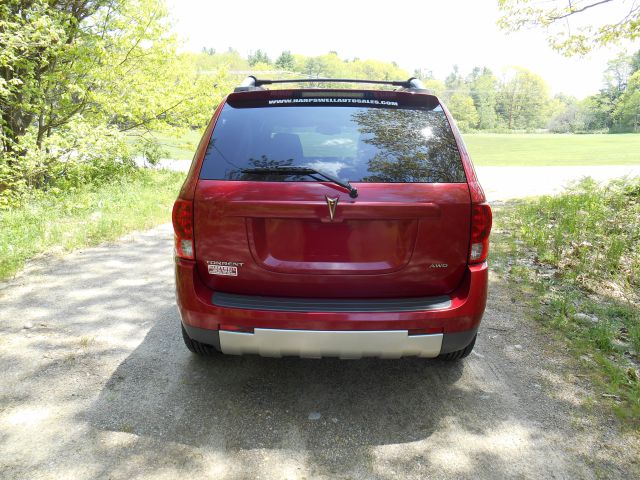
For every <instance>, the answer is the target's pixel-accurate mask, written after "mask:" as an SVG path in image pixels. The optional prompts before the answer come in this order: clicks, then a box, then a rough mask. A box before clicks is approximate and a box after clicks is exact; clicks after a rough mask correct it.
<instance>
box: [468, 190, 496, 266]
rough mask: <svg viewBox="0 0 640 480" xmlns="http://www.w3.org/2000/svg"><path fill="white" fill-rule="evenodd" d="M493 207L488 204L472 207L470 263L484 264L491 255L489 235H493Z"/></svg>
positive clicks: (478, 204)
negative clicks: (488, 255) (489, 254)
mask: <svg viewBox="0 0 640 480" xmlns="http://www.w3.org/2000/svg"><path fill="white" fill-rule="evenodd" d="M491 220H492V215H491V207H490V206H489V204H487V203H476V204H473V205H471V247H470V248H469V263H482V262H484V261H485V260H486V259H487V254H488V253H489V234H490V233H491Z"/></svg>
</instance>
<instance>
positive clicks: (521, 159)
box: [464, 133, 640, 167]
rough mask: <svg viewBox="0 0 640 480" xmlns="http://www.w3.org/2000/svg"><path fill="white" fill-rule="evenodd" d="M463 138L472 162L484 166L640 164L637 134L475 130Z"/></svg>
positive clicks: (639, 146) (639, 145)
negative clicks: (519, 133)
mask: <svg viewBox="0 0 640 480" xmlns="http://www.w3.org/2000/svg"><path fill="white" fill-rule="evenodd" d="M464 140H465V143H466V144H467V148H468V149H469V152H470V153H471V158H472V159H473V162H474V163H475V164H476V165H480V166H487V167H489V166H494V167H507V166H513V167H528V166H530V167H535V166H551V165H557V166H560V165H563V166H565V165H578V166H586V165H638V164H640V134H624V135H605V134H602V135H558V134H529V135H527V134H522V135H517V134H487V133H478V134H470V135H465V136H464Z"/></svg>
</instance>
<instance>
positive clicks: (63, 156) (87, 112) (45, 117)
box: [0, 0, 226, 207]
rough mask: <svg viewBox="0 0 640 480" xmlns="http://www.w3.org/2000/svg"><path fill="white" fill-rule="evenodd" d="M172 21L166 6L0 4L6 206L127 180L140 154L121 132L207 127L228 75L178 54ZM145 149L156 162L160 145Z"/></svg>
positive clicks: (0, 173)
mask: <svg viewBox="0 0 640 480" xmlns="http://www.w3.org/2000/svg"><path fill="white" fill-rule="evenodd" d="M166 16H167V11H166V9H165V7H164V4H163V2H162V0H73V1H71V0H49V1H45V0H34V1H27V0H9V1H7V2H5V3H3V4H2V5H1V6H0V52H1V53H0V101H1V102H0V105H1V117H0V142H1V143H0V207H2V206H3V205H4V206H6V205H10V204H17V203H19V201H20V196H21V195H22V194H24V193H25V192H27V191H29V190H32V189H38V188H40V189H41V188H54V187H56V188H59V187H60V185H61V184H65V185H66V184H67V183H69V184H77V183H78V182H84V181H89V180H90V181H93V182H99V181H102V180H105V179H109V178H112V176H113V175H114V173H115V171H116V170H122V172H123V173H126V171H128V169H129V167H130V165H131V158H132V156H133V155H134V154H135V152H132V151H130V149H127V148H125V147H126V145H125V144H124V137H123V136H122V135H120V134H119V132H124V131H127V130H130V129H138V131H141V129H156V130H157V129H180V128H192V127H200V126H201V125H203V124H204V123H205V122H206V121H207V120H208V117H209V115H210V111H211V107H212V104H214V103H215V102H216V101H218V100H219V99H220V93H218V92H219V90H218V91H217V90H216V89H217V84H218V83H223V82H224V80H225V78H226V76H225V75H226V74H225V72H224V70H223V69H220V70H217V71H215V72H212V73H211V74H207V75H204V74H202V73H201V72H199V71H198V70H196V69H194V68H192V66H193V63H192V57H190V55H189V54H177V53H176V45H177V43H176V40H175V38H173V37H172V36H171V35H168V34H167V33H166V32H167V30H168V28H167V21H166ZM205 55H207V56H214V55H215V54H214V52H211V51H207V52H206V54H205ZM121 147H122V148H121ZM140 147H141V148H140V150H141V152H138V153H142V154H143V155H144V156H146V157H147V158H148V159H152V160H153V159H157V157H158V155H159V151H158V148H157V147H155V146H153V145H152V139H150V138H147V139H146V140H145V141H144V142H142V143H141V144H140Z"/></svg>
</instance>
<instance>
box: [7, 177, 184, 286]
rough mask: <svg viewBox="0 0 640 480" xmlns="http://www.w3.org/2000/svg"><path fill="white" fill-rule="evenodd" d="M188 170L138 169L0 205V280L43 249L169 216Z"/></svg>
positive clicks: (64, 247) (66, 247) (77, 244)
mask: <svg viewBox="0 0 640 480" xmlns="http://www.w3.org/2000/svg"><path fill="white" fill-rule="evenodd" d="M183 180H184V174H183V173H178V172H169V171H164V170H160V171H154V170H139V171H136V172H134V173H133V174H131V175H130V176H128V177H127V178H119V179H115V180H114V181H113V182H111V183H109V184H106V185H100V186H93V185H86V186H82V187H80V188H77V189H75V190H70V191H66V192H61V193H59V194H57V195H52V194H51V193H47V192H44V193H41V194H40V195H34V197H33V198H31V199H29V200H28V201H27V202H25V204H24V205H23V206H21V207H17V208H12V209H9V210H3V211H0V225H2V228H1V229H0V280H2V279H4V278H7V277H10V276H11V275H13V274H14V273H15V272H17V271H18V270H20V269H21V268H22V266H23V265H24V263H25V262H26V261H27V260H29V259H30V258H32V257H35V256H36V255H39V254H41V253H44V252H65V251H70V250H74V249H76V248H81V247H85V246H89V245H96V244H98V243H100V242H104V241H107V240H115V239H117V238H118V237H120V236H122V235H124V234H125V233H127V232H130V231H132V230H145V229H148V228H151V227H153V226H155V225H157V224H160V223H163V222H169V221H171V207H172V206H173V202H174V200H175V198H176V196H177V195H178V191H179V190H180V185H181V184H182V181H183Z"/></svg>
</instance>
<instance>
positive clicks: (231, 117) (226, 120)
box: [200, 98, 466, 183]
mask: <svg viewBox="0 0 640 480" xmlns="http://www.w3.org/2000/svg"><path fill="white" fill-rule="evenodd" d="M272 103H275V102H274V101H272ZM388 103H391V104H393V103H397V102H388ZM275 166H305V167H311V168H314V169H316V170H320V171H323V172H327V173H330V174H332V175H335V176H337V177H339V178H342V179H345V180H349V181H351V182H388V183H397V182H404V183H413V182H423V183H463V182H466V177H465V174H464V169H463V166H462V162H461V160H460V155H459V153H458V148H457V145H456V141H455V139H454V136H453V133H452V131H451V127H450V126H449V123H448V121H447V118H446V117H445V114H444V112H443V111H442V108H441V107H440V106H439V105H437V106H435V108H434V107H433V106H431V107H424V108H416V107H415V106H412V107H410V108H403V107H402V106H382V107H381V106H380V105H376V106H367V105H358V106H353V105H343V104H341V103H340V102H339V101H338V102H336V104H331V103H330V99H329V100H328V99H326V98H323V99H320V100H319V101H318V103H314V104H306V105H300V104H295V105H292V104H288V105H282V104H276V105H269V106H259V107H255V106H242V105H241V106H232V105H230V104H226V105H225V106H224V108H223V109H222V112H221V114H220V118H219V119H218V122H217V124H216V128H215V130H214V132H213V135H212V138H211V142H210V144H209V147H208V149H207V152H206V156H205V159H204V163H203V166H202V170H201V173H200V178H202V179H207V180H260V181H292V180H295V181H306V180H310V181H311V180H313V178H311V177H305V176H304V175H280V174H273V175H270V174H269V175H265V174H256V173H246V172H243V170H244V169H251V168H257V167H263V168H264V167H267V168H268V167H275Z"/></svg>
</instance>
